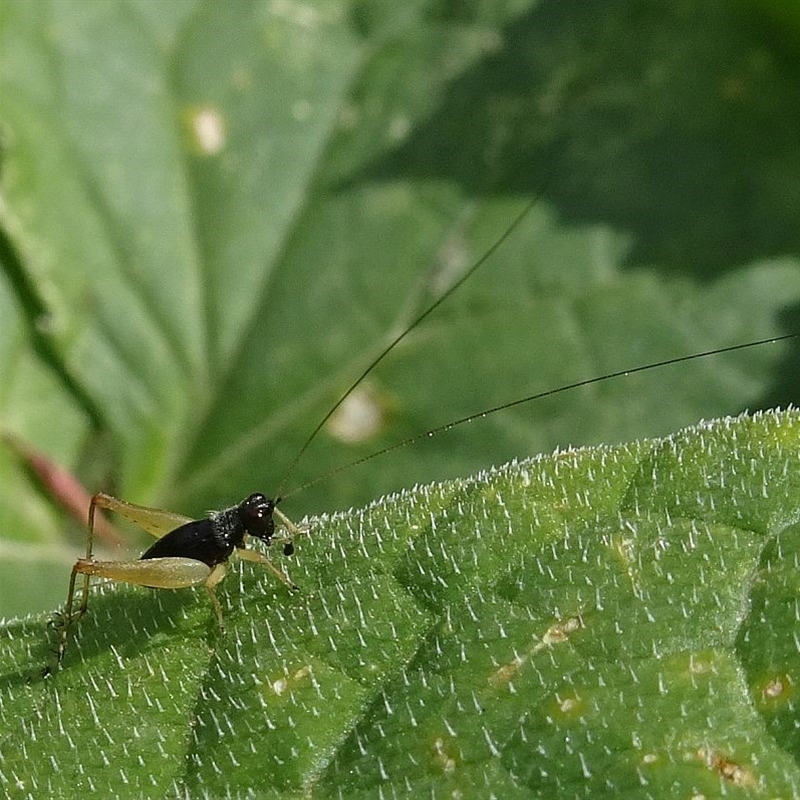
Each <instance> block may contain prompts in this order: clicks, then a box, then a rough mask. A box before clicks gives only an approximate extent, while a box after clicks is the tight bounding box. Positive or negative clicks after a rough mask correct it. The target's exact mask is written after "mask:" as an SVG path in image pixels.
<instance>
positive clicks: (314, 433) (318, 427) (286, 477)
mask: <svg viewBox="0 0 800 800" xmlns="http://www.w3.org/2000/svg"><path fill="white" fill-rule="evenodd" d="M543 194H544V190H541V191H539V192H538V193H537V194H536V195H535V196H534V197H533V199H531V200H529V201H528V202H527V203H526V204H525V205H524V206H523V208H522V210H521V211H520V212H519V213H518V214H517V215H516V216H515V217H514V219H513V220H512V221H511V222H510V223H509V224H508V226H507V227H506V229H505V230H504V231H503V232H502V234H501V235H500V237H499V238H497V239H496V240H495V241H494V243H493V244H492V245H491V246H490V247H489V248H488V249H487V250H485V251H484V253H483V254H482V255H481V256H480V257H479V258H478V259H477V260H476V261H475V262H474V263H473V264H472V266H471V267H469V269H467V271H466V272H465V273H464V274H463V275H462V276H461V277H460V278H459V279H458V280H457V281H455V282H454V283H453V284H452V285H451V286H449V287H448V288H447V289H446V290H445V291H444V292H443V293H442V294H441V295H440V296H439V297H438V298H437V299H436V300H435V301H434V302H433V303H431V305H429V306H428V307H427V308H426V309H425V310H424V311H423V312H422V313H421V314H419V316H417V317H416V318H415V319H414V320H413V321H412V322H411V324H410V325H408V326H407V327H406V328H405V329H404V330H403V331H402V332H401V333H399V334H398V335H397V336H395V337H394V339H392V341H391V342H389V344H387V345H386V347H384V348H383V350H381V352H380V353H378V355H377V356H375V358H373V359H372V361H371V362H370V363H369V364H368V365H367V366H366V367H365V368H364V370H363V371H362V372H361V374H360V375H359V376H358V377H357V378H356V379H355V380H354V381H353V382H352V383H351V384H350V386H348V387H347V389H346V390H345V391H344V393H343V394H342V395H341V396H340V397H339V399H338V400H337V401H336V402H335V403H334V404H333V405H332V406H331V407H330V408H329V409H328V411H327V412H326V414H325V415H324V416H323V417H322V419H321V420H320V421H319V422H318V423H317V425H316V427H315V428H314V429H313V430H312V431H311V433H310V434H309V435H308V437H307V438H306V440H305V442H304V443H303V445H302V447H301V448H300V449H299V450H298V451H297V454H296V455H295V457H294V458H293V459H292V461H291V462H290V463H289V466H288V467H287V469H286V472H285V473H284V476H283V479H282V480H281V482H280V484H279V487H280V488H279V491H278V492H277V493H276V498H275V502H276V503H277V502H280V501H281V500H282V499H284V498H286V497H287V496H288V495H289V494H295V492H297V491H299V487H298V488H297V489H293V490H292V491H291V492H289V493H285V492H284V491H283V489H284V487H285V486H286V484H287V483H288V481H289V477H290V476H291V475H292V473H293V472H294V470H295V469H296V468H297V465H298V464H299V463H300V459H301V458H302V457H303V455H304V454H305V453H306V451H307V450H308V448H309V447H310V446H311V443H312V442H313V441H314V440H315V439H316V438H317V436H318V434H319V432H320V431H321V430H322V429H323V428H324V427H325V423H327V422H328V420H329V419H330V418H331V417H332V416H333V415H334V414H335V413H336V411H337V410H338V408H339V407H340V406H341V405H342V403H344V401H345V400H347V398H348V397H349V396H350V395H351V394H352V393H353V392H354V391H355V389H357V388H358V386H359V385H360V384H361V382H362V381H363V380H364V378H366V377H367V375H369V373H370V372H372V370H373V369H374V368H375V367H376V366H377V365H378V364H379V363H380V362H381V361H383V359H384V358H386V356H387V355H389V353H390V352H391V351H392V350H394V348H395V347H397V345H398V344H400V342H402V341H403V339H405V338H406V336H408V335H409V334H410V333H411V332H412V331H413V330H414V329H415V328H417V326H418V325H420V324H421V323H422V322H423V321H424V320H425V319H427V318H428V317H429V316H430V315H431V314H432V313H433V312H434V311H435V310H436V309H437V308H438V307H439V306H440V305H442V303H444V302H445V300H447V299H448V298H449V297H451V296H452V295H453V294H455V292H456V291H458V289H459V288H461V286H463V285H464V284H465V283H466V282H467V281H468V280H469V279H470V278H471V277H472V276H473V275H474V274H475V273H476V272H477V271H478V270H479V269H480V268H481V267H482V266H483V265H484V264H485V263H486V262H487V261H489V259H490V258H491V257H492V256H493V255H494V254H495V253H496V252H497V250H498V249H499V248H500V247H501V246H502V245H503V243H504V242H505V241H506V240H507V239H508V238H509V236H511V234H512V233H514V231H515V230H516V229H517V228H518V227H519V225H520V224H521V223H522V221H523V220H524V219H525V217H527V216H528V214H529V213H530V212H531V210H532V209H533V208H534V207H535V206H536V205H537V204H538V202H539V201H540V200H541V198H542V196H543ZM423 435H424V434H423ZM420 438H421V437H420ZM392 449H393V448H392ZM366 460H367V457H365V458H364V459H362V461H366ZM356 463H359V462H356ZM336 471H338V470H336ZM320 480H322V478H319V479H316V480H313V481H311V482H310V483H307V484H305V486H310V485H311V484H312V483H318V482H319V481H320Z"/></svg>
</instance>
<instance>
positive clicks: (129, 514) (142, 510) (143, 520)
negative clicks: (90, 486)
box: [87, 492, 192, 558]
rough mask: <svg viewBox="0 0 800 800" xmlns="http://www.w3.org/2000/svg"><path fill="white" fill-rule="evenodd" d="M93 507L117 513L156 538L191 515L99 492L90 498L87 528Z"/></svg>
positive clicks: (189, 518) (171, 529) (89, 556)
mask: <svg viewBox="0 0 800 800" xmlns="http://www.w3.org/2000/svg"><path fill="white" fill-rule="evenodd" d="M95 508H105V509H107V510H108V511H113V512H114V513H115V514H119V515H120V516H121V517H124V518H125V519H127V520H129V521H130V522H132V523H133V524H134V525H137V526H138V527H140V528H141V529H142V530H145V531H147V532H148V533H149V534H151V535H152V536H155V537H156V539H160V538H161V537H162V536H164V535H166V534H167V533H169V532H170V531H174V530H175V528H180V526H181V525H185V524H186V523H187V522H191V521H192V518H191V517H185V516H183V514H176V513H175V512H174V511H165V510H164V509H163V508H151V507H150V506H138V505H136V504H135V503H129V502H127V501H126V500H118V499H117V498H116V497H112V496H111V495H110V494H104V493H103V492H99V493H98V494H96V495H95V496H94V497H93V498H92V503H91V505H90V506H89V530H92V528H93V527H94V513H95ZM87 558H91V555H87Z"/></svg>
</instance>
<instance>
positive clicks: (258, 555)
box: [236, 540, 300, 592]
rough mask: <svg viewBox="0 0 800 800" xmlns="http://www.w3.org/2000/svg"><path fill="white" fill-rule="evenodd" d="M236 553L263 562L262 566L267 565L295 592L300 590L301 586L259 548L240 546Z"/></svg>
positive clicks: (246, 559) (256, 561)
mask: <svg viewBox="0 0 800 800" xmlns="http://www.w3.org/2000/svg"><path fill="white" fill-rule="evenodd" d="M278 541H280V540H278ZM236 554H237V555H238V556H239V558H243V559H244V560H245V561H253V562H255V563H256V564H261V566H262V567H266V568H267V569H268V570H270V571H271V572H272V574H273V575H275V577H276V578H278V579H279V580H280V581H282V582H283V583H285V584H286V585H287V586H288V587H289V588H290V589H291V590H292V591H293V592H296V591H298V589H299V588H300V587H299V586H297V584H295V583H294V581H292V579H291V578H290V577H289V576H288V575H287V574H286V573H285V572H284V571H283V570H281V569H278V567H276V566H275V565H274V564H273V563H272V562H271V561H270V560H269V559H268V558H267V557H266V556H265V555H264V554H263V553H259V552H258V551H257V550H245V549H244V547H238V548H237V549H236Z"/></svg>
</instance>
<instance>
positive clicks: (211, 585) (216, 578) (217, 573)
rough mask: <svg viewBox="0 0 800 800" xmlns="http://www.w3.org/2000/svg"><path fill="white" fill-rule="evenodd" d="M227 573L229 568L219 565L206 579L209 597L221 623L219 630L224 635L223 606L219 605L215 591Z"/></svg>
mask: <svg viewBox="0 0 800 800" xmlns="http://www.w3.org/2000/svg"><path fill="white" fill-rule="evenodd" d="M226 572H227V568H226V566H225V564H224V563H222V564H217V566H216V567H214V569H212V570H211V573H210V574H209V576H208V577H207V578H206V582H205V587H206V591H207V592H208V596H209V597H210V598H211V603H212V604H213V606H214V611H216V612H217V622H219V629H220V631H221V632H222V633H225V621H224V620H223V619H222V606H221V605H220V604H219V598H218V597H217V593H216V592H215V591H214V589H215V588H216V586H217V584H218V583H219V582H220V581H221V580H222V579H223V578H224V577H225V573H226Z"/></svg>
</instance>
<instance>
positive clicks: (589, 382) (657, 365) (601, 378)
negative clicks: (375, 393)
mask: <svg viewBox="0 0 800 800" xmlns="http://www.w3.org/2000/svg"><path fill="white" fill-rule="evenodd" d="M798 337H800V332H795V333H787V334H784V335H782V336H772V337H770V338H768V339H759V340H757V341H751V342H744V343H742V344H734V345H729V346H728V347H718V348H715V349H713V350H706V351H703V352H700V353H691V354H689V355H685V356H676V357H675V358H668V359H665V360H663V361H655V362H651V363H650V364H644V365H640V366H636V367H629V368H628V369H621V370H616V371H615V372H607V373H605V374H603V375H598V376H595V377H594V378H585V379H584V380H580V381H575V382H573V383H567V384H564V385H562V386H558V387H556V388H554V389H548V390H546V391H544V392H535V393H533V394H529V395H526V396H525V397H520V398H518V399H516V400H511V401H509V402H507V403H501V404H500V405H496V406H492V407H491V408H485V409H483V410H482V411H476V412H475V413H473V414H468V415H467V416H465V417H461V418H459V419H455V420H452V421H450V422H446V423H444V424H443V425H438V426H436V427H434V428H430V429H428V430H426V431H423V432H422V433H418V434H415V435H414V436H409V437H408V438H406V439H403V440H401V441H399V442H395V443H394V444H391V445H388V446H387V447H383V448H381V449H380V450H376V451H375V452H374V453H370V454H369V455H366V456H363V457H362V458H358V459H356V460H355V461H350V462H347V463H345V464H341V465H339V466H338V467H334V468H333V469H332V470H329V471H328V472H325V473H323V474H322V475H319V476H317V477H316V478H312V479H311V480H310V481H306V482H305V483H303V484H301V485H300V486H297V487H295V488H294V489H292V490H291V491H289V492H286V493H285V494H284V495H282V499H285V498H287V497H291V496H292V495H294V494H297V493H298V492H301V491H303V490H304V489H308V488H309V487H310V486H314V485H316V484H318V483H320V482H322V481H324V480H327V479H329V478H331V477H333V476H334V475H337V474H339V473H340V472H344V471H346V470H349V469H352V468H353V467H357V466H359V465H360V464H364V463H366V462H367V461H372V460H373V459H375V458H378V457H380V456H384V455H386V454H387V453H392V452H394V451H395V450H399V449H400V448H403V447H407V446H409V445H411V444H414V443H415V442H419V441H422V440H423V439H428V438H431V437H432V436H436V435H438V434H440V433H444V432H445V431H449V430H451V429H452V428H455V427H458V426H459V425H465V424H467V423H468V422H473V421H474V420H476V419H482V418H484V417H488V416H490V415H492V414H497V413H498V412H500V411H505V410H507V409H509V408H515V407H516V406H521V405H525V404H526V403H532V402H534V401H536V400H543V399H544V398H546V397H553V396H555V395H559V394H563V393H565V392H569V391H572V390H573V389H579V388H581V387H585V386H593V385H595V384H598V383H604V382H606V381H610V380H613V379H615V378H622V377H626V376H628V375H635V374H636V373H639V372H648V371H650V370H657V369H664V368H666V367H671V366H675V365H677V364H684V363H686V362H687V361H694V360H696V359H699V358H709V357H711V356H718V355H722V354H724V353H733V352H737V351H740V350H748V349H750V348H754V347H761V346H764V345H767V344H776V343H778V342H784V341H787V340H789V339H796V338H798ZM362 377H363V376H362ZM352 389H353V387H351V388H350V390H349V391H352ZM349 391H348V393H349ZM346 396H347V395H345V397H346ZM342 399H344V398H342ZM340 403H341V401H340ZM328 416H330V414H329V415H328ZM326 419H327V417H326Z"/></svg>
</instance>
